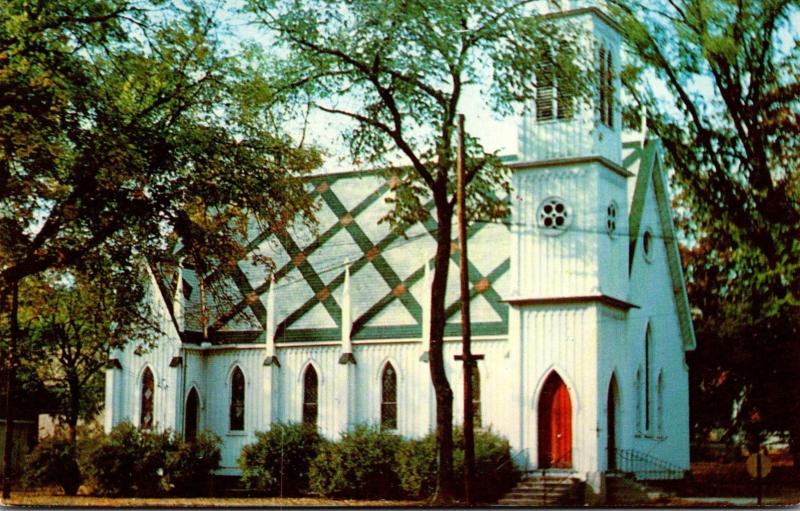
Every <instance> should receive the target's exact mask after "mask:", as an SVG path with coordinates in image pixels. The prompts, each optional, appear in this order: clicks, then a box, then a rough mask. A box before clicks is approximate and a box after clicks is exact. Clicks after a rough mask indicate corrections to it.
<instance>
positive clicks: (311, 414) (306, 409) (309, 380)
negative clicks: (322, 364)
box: [303, 364, 319, 428]
mask: <svg viewBox="0 0 800 511" xmlns="http://www.w3.org/2000/svg"><path fill="white" fill-rule="evenodd" d="M318 408H319V379H318V377H317V370H316V369H314V366H313V365H311V364H309V365H308V367H307V368H306V372H305V374H304V375H303V425H305V426H309V427H314V428H316V427H317V414H318Z"/></svg>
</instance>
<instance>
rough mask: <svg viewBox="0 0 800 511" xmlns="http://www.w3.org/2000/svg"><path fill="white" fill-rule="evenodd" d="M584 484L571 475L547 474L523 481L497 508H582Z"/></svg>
mask: <svg viewBox="0 0 800 511" xmlns="http://www.w3.org/2000/svg"><path fill="white" fill-rule="evenodd" d="M584 484H585V483H584V482H583V481H581V480H579V479H578V478H576V477H572V476H571V475H566V476H564V475H555V474H548V475H545V476H541V475H538V476H530V477H528V478H527V479H523V480H522V481H520V482H519V483H517V485H516V486H515V487H514V488H512V489H511V491H509V492H508V493H507V494H506V495H505V496H503V498H501V499H500V500H499V501H498V502H497V505H498V506H515V507H557V506H568V507H577V506H582V505H583V501H584V497H583V486H584Z"/></svg>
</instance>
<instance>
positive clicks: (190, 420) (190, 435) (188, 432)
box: [183, 387, 200, 441]
mask: <svg viewBox="0 0 800 511" xmlns="http://www.w3.org/2000/svg"><path fill="white" fill-rule="evenodd" d="M199 401H200V398H199V396H198V395H197V389H195V388H194V387H192V390H190V391H189V397H187V398H186V417H185V419H184V424H183V436H184V438H186V440H189V441H192V440H194V439H195V438H196V437H197V411H198V408H199V404H200V403H199Z"/></svg>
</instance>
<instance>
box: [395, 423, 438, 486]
mask: <svg viewBox="0 0 800 511" xmlns="http://www.w3.org/2000/svg"><path fill="white" fill-rule="evenodd" d="M396 460H397V477H398V478H399V479H400V488H402V490H403V492H404V493H405V494H406V495H407V496H408V497H410V498H414V499H424V498H428V497H430V496H431V495H433V491H434V490H435V489H436V435H435V434H434V433H429V434H428V435H426V436H425V437H423V438H420V439H412V440H407V441H405V442H403V443H402V445H401V446H400V448H399V449H398V450H397V457H396Z"/></svg>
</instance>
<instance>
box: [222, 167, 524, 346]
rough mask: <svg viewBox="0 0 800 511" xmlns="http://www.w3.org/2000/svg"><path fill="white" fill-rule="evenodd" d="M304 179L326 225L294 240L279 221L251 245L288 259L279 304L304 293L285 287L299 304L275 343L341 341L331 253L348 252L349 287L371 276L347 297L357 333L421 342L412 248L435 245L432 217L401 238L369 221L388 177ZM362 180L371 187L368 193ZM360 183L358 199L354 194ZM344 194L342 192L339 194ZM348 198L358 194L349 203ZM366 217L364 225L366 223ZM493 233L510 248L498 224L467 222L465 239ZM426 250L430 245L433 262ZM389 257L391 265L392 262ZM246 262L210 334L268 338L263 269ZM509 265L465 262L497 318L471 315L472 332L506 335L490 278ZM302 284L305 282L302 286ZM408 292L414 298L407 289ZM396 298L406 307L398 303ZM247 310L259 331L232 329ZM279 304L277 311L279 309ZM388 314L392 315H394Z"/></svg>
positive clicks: (337, 278) (338, 273)
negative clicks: (231, 300)
mask: <svg viewBox="0 0 800 511" xmlns="http://www.w3.org/2000/svg"><path fill="white" fill-rule="evenodd" d="M310 182H311V184H312V185H313V186H314V190H313V192H312V193H313V194H314V196H315V198H317V199H318V200H320V201H321V206H322V212H323V213H324V214H323V215H321V216H323V217H325V218H326V220H323V222H324V225H320V226H319V228H320V230H319V234H318V235H317V236H316V237H314V238H313V239H312V240H311V241H310V242H308V240H302V239H300V238H302V236H299V235H298V234H297V232H296V231H294V230H287V229H285V228H283V226H280V225H277V226H273V227H272V228H271V229H267V230H264V231H263V232H260V233H258V234H257V235H256V236H255V237H254V238H253V239H252V240H251V241H250V242H249V245H248V248H249V249H250V250H251V251H253V250H260V251H261V252H262V253H264V254H265V255H268V256H269V255H276V254H277V253H279V252H282V255H283V259H284V260H285V261H284V263H283V264H282V265H280V266H279V267H278V268H277V270H276V272H275V285H276V293H277V294H276V296H277V301H278V302H279V303H281V304H284V306H285V304H287V303H291V302H292V301H293V300H294V299H296V298H297V296H300V295H301V293H299V292H291V289H292V288H294V289H295V290H300V291H302V293H304V295H303V296H302V300H301V301H300V302H299V303H293V304H292V306H291V307H290V310H288V311H282V312H283V313H282V314H280V315H279V316H278V318H277V320H278V325H277V331H276V340H277V341H278V342H292V341H299V342H302V341H314V342H318V341H338V340H339V339H340V338H341V320H342V311H341V291H342V289H341V288H342V284H343V283H344V276H345V261H344V260H343V259H342V260H335V259H333V258H332V256H331V254H338V255H340V256H341V255H346V256H347V258H348V259H349V262H350V272H351V276H352V277H351V278H352V282H353V283H357V282H359V278H360V276H361V275H364V276H366V278H362V279H361V280H367V282H366V285H362V286H361V288H360V291H361V294H359V289H357V288H355V287H354V286H351V290H352V292H351V297H352V300H353V301H354V303H355V304H356V305H357V307H356V306H354V309H358V310H357V311H354V317H353V329H352V337H353V339H355V340H359V339H387V338H401V339H402V338H419V337H420V336H421V335H422V316H423V310H422V305H421V303H420V302H421V301H422V300H423V295H422V293H421V292H420V291H421V284H422V281H423V278H424V258H425V251H422V253H418V252H419V250H418V249H419V248H420V246H422V245H426V244H427V245H430V244H431V243H434V235H435V232H436V228H437V224H436V222H435V220H434V219H433V215H431V218H430V219H429V220H427V221H426V222H425V223H424V224H421V225H420V224H417V226H407V227H408V229H407V231H406V232H407V233H414V232H415V231H416V235H415V236H409V240H405V239H404V238H403V237H402V236H399V235H397V234H396V233H394V232H392V231H391V230H390V229H389V228H388V226H387V225H386V224H382V225H380V226H376V225H375V222H376V214H375V211H376V209H375V208H380V207H382V205H383V204H384V198H385V197H386V195H387V194H389V193H391V186H392V177H391V176H384V175H382V174H380V173H376V172H369V173H363V174H353V173H348V174H341V175H327V176H320V177H317V178H314V179H312V180H311V181H310ZM365 184H371V185H374V186H371V187H370V189H369V190H367V193H365V192H364V185H365ZM359 186H360V188H361V196H358V191H359V190H358V189H359ZM337 191H338V193H337ZM345 193H346V194H347V195H345V196H342V195H343V194H345ZM354 196H358V197H356V199H354ZM347 204H349V205H350V208H348V207H347ZM426 207H427V208H428V209H429V210H432V208H433V206H432V204H430V203H429V204H427V205H426ZM367 219H368V220H369V223H365V221H367ZM498 229H499V230H498ZM490 230H491V232H493V233H495V234H497V233H500V234H501V236H502V238H503V239H501V240H496V243H497V244H498V245H500V246H503V245H504V244H506V242H507V241H508V238H507V236H508V232H509V231H508V227H507V226H506V225H503V224H476V225H475V226H473V227H471V228H470V230H469V233H468V234H469V238H470V240H474V239H475V238H476V237H478V236H479V234H480V233H481V232H484V233H486V232H489V231H490ZM492 237H496V236H492ZM269 242H272V243H273V244H275V245H277V247H276V248H274V249H273V250H274V253H273V254H270V253H269V250H270V249H269V248H268V247H269ZM275 242H277V243H275ZM265 247H266V248H265ZM402 251H408V252H410V253H411V255H407V256H406V257H405V258H398V254H400V253H401V252H402ZM432 256H433V252H432V251H431V252H430V257H431V259H429V261H430V260H432ZM275 259H276V260H277V259H278V258H277V257H276V258H275ZM390 259H391V260H393V261H394V264H391V263H390ZM242 266H244V265H240V267H239V268H238V272H237V274H236V275H235V276H234V282H235V285H236V287H237V288H238V289H239V291H240V293H241V297H242V299H241V301H240V302H239V303H238V304H237V305H236V306H235V307H234V308H233V309H231V310H230V311H229V312H228V313H226V314H223V315H221V316H220V317H218V318H216V321H215V322H214V324H213V325H212V331H215V332H216V335H215V338H214V341H215V342H222V343H229V342H237V343H238V342H263V341H264V335H265V333H264V328H265V322H266V308H265V305H264V304H265V303H266V296H267V292H268V291H269V287H270V282H269V279H268V278H267V277H266V276H265V275H259V276H258V277H259V278H260V281H258V282H254V281H253V277H252V276H249V275H248V274H247V272H246V271H245V270H244V269H242ZM401 266H402V268H401ZM509 266H510V259H509V258H508V254H501V257H500V258H499V259H497V260H494V261H492V262H491V264H490V265H489V266H487V263H486V262H483V261H472V260H471V261H470V263H469V267H468V274H469V280H470V283H471V291H470V293H471V296H472V299H473V300H474V301H477V300H481V299H483V300H485V301H486V303H488V308H487V307H484V310H488V311H490V314H489V315H491V316H493V317H489V318H487V317H484V318H480V317H478V318H473V332H474V333H475V335H493V334H505V333H507V330H508V306H507V305H506V304H504V303H502V301H501V297H500V293H499V292H498V290H497V289H496V285H495V284H496V283H497V282H498V281H500V280H501V279H502V277H503V276H505V275H506V274H507V273H508V270H509ZM450 272H451V274H456V275H457V272H458V253H457V252H453V254H452V255H451V267H450ZM298 274H299V278H298V277H297V275H298ZM291 276H294V279H292V278H291ZM300 280H301V281H302V282H298V281H300ZM303 284H304V285H305V286H307V288H308V289H306V288H305V287H303ZM412 288H413V289H415V290H416V294H417V295H418V296H415V293H413V292H412V291H411V290H412ZM309 290H310V293H309ZM376 290H377V291H376ZM450 294H452V293H450ZM337 295H338V298H337ZM366 295H369V296H366ZM448 299H449V301H448V303H447V304H446V311H447V316H448V318H449V319H450V320H451V321H450V322H449V323H448V324H447V326H446V331H445V334H446V335H459V334H460V325H459V323H458V321H455V322H454V321H452V318H453V317H456V318H458V314H459V300H458V297H457V296H455V297H453V296H448ZM486 303H484V304H483V305H486ZM398 304H399V306H401V307H402V308H398ZM390 307H391V309H390ZM246 309H249V312H250V313H252V315H253V316H254V317H255V318H257V319H258V321H259V323H260V324H261V327H262V329H261V330H235V329H232V328H231V327H230V325H231V323H232V319H233V318H234V317H235V316H236V315H237V314H238V313H241V312H247V310H246ZM276 309H277V310H281V307H276ZM389 311H392V312H391V314H390V315H389V316H390V317H389V318H388V319H387V318H386V317H385V315H386V313H387V312H389ZM276 312H277V311H276ZM382 314H383V315H382ZM379 316H380V320H379V321H378V318H379ZM393 319H397V321H396V322H395V321H392V320H393ZM378 322H379V323H380V324H377V323H378ZM387 322H388V324H387ZM373 323H375V324H373ZM392 323H395V324H392Z"/></svg>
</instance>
